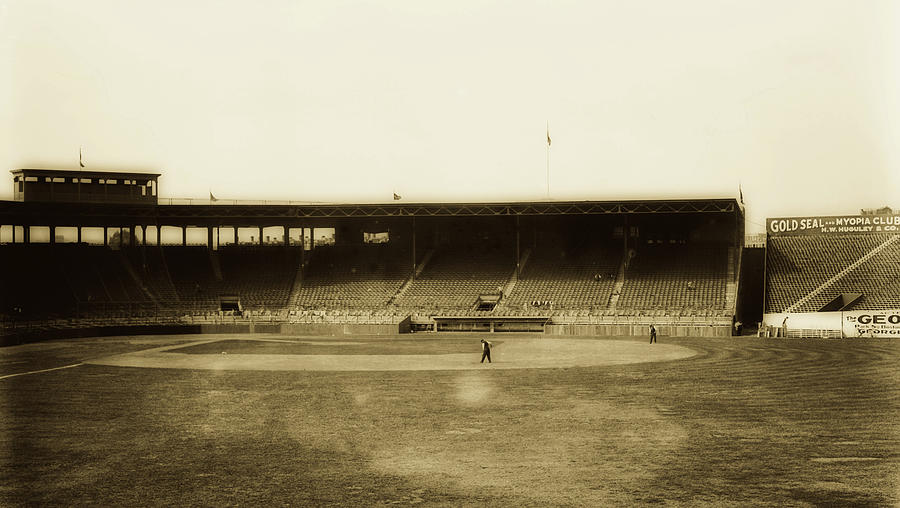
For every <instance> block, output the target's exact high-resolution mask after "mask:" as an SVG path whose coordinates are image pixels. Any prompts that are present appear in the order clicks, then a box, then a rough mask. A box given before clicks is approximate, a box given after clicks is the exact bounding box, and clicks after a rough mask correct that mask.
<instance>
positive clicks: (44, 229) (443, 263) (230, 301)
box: [0, 172, 744, 334]
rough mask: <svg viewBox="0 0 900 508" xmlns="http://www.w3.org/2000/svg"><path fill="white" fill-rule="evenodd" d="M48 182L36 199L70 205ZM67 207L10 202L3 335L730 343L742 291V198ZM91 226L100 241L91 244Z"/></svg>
mask: <svg viewBox="0 0 900 508" xmlns="http://www.w3.org/2000/svg"><path fill="white" fill-rule="evenodd" d="M72 173H77V172H72ZM14 174H15V172H14ZM124 175H125V174H121V175H117V174H106V175H93V178H94V179H95V180H99V178H100V176H103V177H104V178H103V180H104V181H110V180H112V181H116V180H122V179H124ZM127 175H129V177H128V180H129V181H135V182H145V183H146V182H149V181H151V180H152V181H153V182H154V183H153V185H152V194H153V196H154V198H155V196H156V185H155V181H156V179H155V177H156V176H158V175H155V174H148V175H147V177H146V178H144V177H141V176H139V174H136V173H127ZM135 175H138V176H135ZM58 178H62V181H67V180H66V178H69V179H74V178H77V177H76V176H72V175H64V176H58ZM47 183H48V184H50V185H51V188H50V189H46V190H44V191H43V194H41V195H43V196H46V195H49V194H50V193H51V192H52V193H53V195H54V196H60V195H62V193H61V192H58V191H56V192H54V191H53V189H52V183H53V182H52V181H50V182H47ZM92 195H93V194H92ZM68 196H69V198H68V199H62V200H61V199H54V200H47V199H40V200H30V199H28V196H27V195H24V196H23V197H22V199H17V200H14V201H3V202H0V225H2V229H0V233H2V236H0V240H2V241H3V245H0V257H2V260H3V261H4V266H5V267H16V269H14V270H10V269H6V270H4V271H3V273H2V274H0V285H2V287H3V288H4V290H3V292H2V300H0V313H2V314H3V316H4V319H5V322H6V323H10V322H22V321H35V320H43V321H48V320H56V321H57V322H66V321H70V320H73V319H82V320H84V319H87V320H91V319H93V320H98V321H104V320H105V321H107V322H112V321H115V320H120V321H123V320H124V321H127V322H129V323H131V322H141V320H160V319H166V320H174V321H178V320H185V319H189V320H190V321H191V322H205V321H208V322H210V323H221V322H223V321H228V320H231V321H241V320H247V319H251V320H255V321H256V322H259V321H261V320H264V321H267V322H280V323H286V324H317V323H321V324H359V325H387V326H392V327H394V328H396V327H397V326H403V327H405V328H406V329H412V330H415V329H432V330H433V329H441V327H444V326H446V327H447V328H446V329H462V328H466V329H476V330H482V329H483V330H495V331H499V330H501V329H504V328H503V327H504V326H509V327H510V328H507V329H512V328H514V326H513V324H514V323H519V324H521V323H530V324H532V325H533V323H541V326H544V325H546V326H549V327H553V326H556V327H557V328H555V329H553V330H555V331H554V333H569V332H572V331H573V330H574V332H572V333H578V331H579V330H581V331H590V330H597V329H598V328H597V327H604V326H615V327H619V328H616V330H617V331H618V333H625V332H626V331H627V330H625V329H623V328H621V327H622V326H626V327H630V328H628V330H634V333H643V330H644V329H645V328H646V325H647V324H649V323H654V324H657V327H659V326H672V327H676V326H692V327H695V328H697V329H703V330H707V331H708V332H709V333H708V334H726V333H728V332H729V331H730V328H731V323H732V319H733V316H734V315H735V306H736V301H737V293H738V291H739V287H738V286H739V276H738V274H739V273H740V263H741V247H742V243H743V238H744V235H743V233H744V231H743V220H744V217H743V210H742V209H741V207H740V205H739V204H738V202H737V201H736V200H735V199H698V200H646V201H643V200H628V201H560V202H508V203H400V202H392V203H384V204H328V205H325V204H306V203H265V202H262V203H259V202H258V203H253V204H245V203H240V202H232V201H220V200H215V201H214V200H213V199H212V198H211V199H210V200H209V201H208V202H191V203H186V204H184V203H181V202H173V201H168V202H167V201H165V200H160V201H159V202H152V203H151V202H147V201H146V199H144V198H145V197H146V192H145V193H144V194H143V195H142V196H141V198H142V199H135V200H128V199H122V195H121V194H118V195H117V196H118V198H117V199H116V200H115V201H112V202H98V200H97V199H90V200H79V199H78V196H77V195H73V194H71V193H68ZM89 231H90V232H93V233H94V234H95V236H96V237H99V238H101V239H102V241H100V240H97V239H96V238H95V239H94V240H93V241H87V240H86V237H87V232H89ZM323 231H324V232H327V235H326V236H322V235H323V234H322V232H323ZM61 232H63V233H61ZM248 236H249V239H248ZM235 304H236V305H235ZM435 318H438V319H435ZM460 323H466V324H465V325H464V326H463V325H461V324H460ZM439 324H440V325H439ZM673 330H674V329H673Z"/></svg>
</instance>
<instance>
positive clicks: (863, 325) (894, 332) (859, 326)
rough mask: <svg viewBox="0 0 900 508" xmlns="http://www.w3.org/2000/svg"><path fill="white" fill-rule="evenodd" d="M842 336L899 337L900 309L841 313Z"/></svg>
mask: <svg viewBox="0 0 900 508" xmlns="http://www.w3.org/2000/svg"><path fill="white" fill-rule="evenodd" d="M841 326H842V328H843V330H844V337H894V338H900V310H858V311H851V312H844V313H843V323H842V325H841Z"/></svg>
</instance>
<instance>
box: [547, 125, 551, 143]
mask: <svg viewBox="0 0 900 508" xmlns="http://www.w3.org/2000/svg"><path fill="white" fill-rule="evenodd" d="M549 147H550V124H549V123H548V124H547V148H549Z"/></svg>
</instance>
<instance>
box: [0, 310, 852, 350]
mask: <svg viewBox="0 0 900 508" xmlns="http://www.w3.org/2000/svg"><path fill="white" fill-rule="evenodd" d="M838 314H839V313H838ZM779 323H780V321H779ZM656 329H657V332H658V333H659V335H660V336H680V337H728V336H730V335H731V327H729V326H727V325H721V324H719V325H713V324H709V325H704V324H669V325H667V324H657V325H656ZM232 333H233V334H240V333H243V334H250V333H271V334H281V335H301V336H303V335H311V336H352V335H370V336H371V335H375V336H377V335H385V336H395V335H398V334H405V333H410V326H409V321H408V320H405V321H404V322H401V323H399V324H359V323H346V324H340V323H253V322H250V323H219V324H168V325H120V326H85V327H71V328H42V327H40V326H28V327H22V328H20V329H15V330H5V331H4V332H3V333H2V334H0V346H11V345H16V344H26V343H29V342H38V341H42V340H56V339H69V338H85V337H112V336H128V335H190V334H232ZM419 333H432V332H419ZM486 333H490V332H486ZM543 334H544V335H545V336H554V337H563V336H622V335H631V336H636V337H644V336H648V335H649V330H648V325H647V324H608V323H607V324H576V323H571V324H548V325H546V326H545V328H544V332H543Z"/></svg>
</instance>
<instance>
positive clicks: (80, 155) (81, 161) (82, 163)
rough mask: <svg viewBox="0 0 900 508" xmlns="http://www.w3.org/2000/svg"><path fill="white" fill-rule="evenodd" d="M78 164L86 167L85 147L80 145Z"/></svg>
mask: <svg viewBox="0 0 900 508" xmlns="http://www.w3.org/2000/svg"><path fill="white" fill-rule="evenodd" d="M78 165H79V166H81V167H84V153H83V147H80V146H79V147H78Z"/></svg>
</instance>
